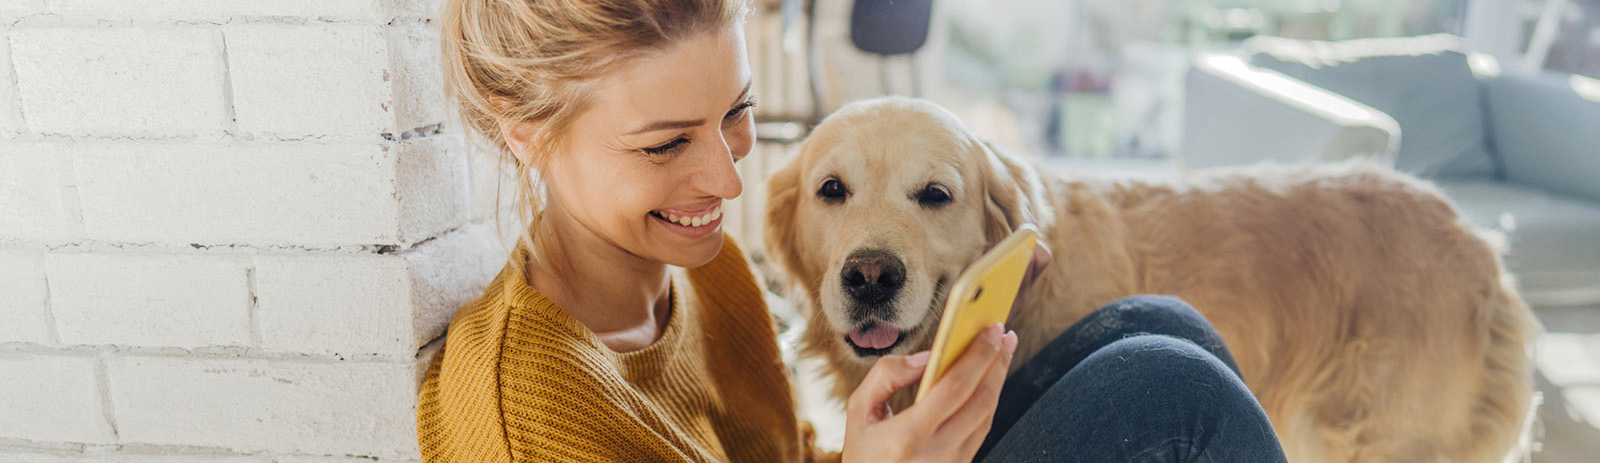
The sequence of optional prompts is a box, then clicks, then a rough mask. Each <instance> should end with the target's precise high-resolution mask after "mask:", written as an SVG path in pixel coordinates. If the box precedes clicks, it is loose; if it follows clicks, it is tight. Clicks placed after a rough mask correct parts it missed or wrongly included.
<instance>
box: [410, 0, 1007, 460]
mask: <svg viewBox="0 0 1600 463" xmlns="http://www.w3.org/2000/svg"><path fill="white" fill-rule="evenodd" d="M745 8H746V6H745V4H744V3H743V2H742V1H740V0H600V1H594V0H587V1H579V0H452V1H451V2H450V3H449V4H448V5H447V7H446V9H445V12H444V21H443V36H444V49H443V51H444V56H445V59H444V62H445V75H446V82H447V85H448V87H449V90H450V92H451V93H452V94H453V95H454V97H455V99H456V100H457V101H458V102H459V103H460V110H461V114H462V116H463V120H465V121H466V122H467V123H468V124H469V125H470V126H471V128H472V129H474V131H475V132H476V133H477V135H479V136H481V137H482V138H484V139H485V140H488V141H489V142H491V144H492V145H493V146H494V149H495V151H496V152H497V153H499V154H500V155H501V160H502V165H504V166H506V167H507V168H511V169H515V172H516V175H515V176H516V178H517V179H518V185H517V186H516V188H517V193H518V196H519V197H520V198H521V203H520V204H519V205H518V206H519V210H521V211H522V212H523V217H522V221H521V223H520V224H519V225H520V226H521V227H522V228H523V229H524V230H526V232H525V233H524V234H523V236H522V239H521V240H520V241H519V243H518V246H517V248H516V250H515V251H514V252H512V254H511V256H509V258H508V260H507V262H506V265H505V267H504V268H503V270H502V271H501V273H500V274H499V276H498V277H497V278H496V279H495V280H494V282H492V283H491V284H490V285H489V288H488V289H487V290H486V291H485V293H484V294H483V295H482V296H480V297H478V298H477V299H475V300H473V301H472V302H469V303H468V304H466V306H464V307H462V308H461V310H459V311H458V312H457V313H456V315H455V317H454V320H452V322H451V324H450V329H449V332H448V335H447V337H446V339H445V344H444V347H443V349H442V350H441V353H440V354H438V355H437V356H436V357H435V358H434V360H433V363H432V364H431V366H430V368H429V370H428V374H427V376H426V379H425V380H424V383H423V387H422V391H421V393H420V397H419V400H418V407H417V413H418V415H417V424H418V429H417V431H418V438H419V440H420V447H421V449H422V453H423V456H424V458H425V459H426V460H427V461H430V462H445V461H473V462H480V461H667V462H679V461H693V462H701V461H739V462H774V461H776V462H785V461H791V462H792V461H817V460H838V459H841V458H842V459H845V460H851V461H905V460H928V459H933V460H941V461H942V460H952V461H954V460H964V459H971V457H972V455H973V454H974V453H975V452H977V449H978V445H979V444H980V443H981V442H982V439H983V436H984V435H985V432H986V431H987V429H988V425H989V421H990V419H991V417H992V416H993V410H994V407H995V403H996V400H997V397H998V394H999V387H1000V385H1001V383H1002V380H1003V379H1004V375H1003V374H1004V373H1005V370H1006V365H1008V364H1009V361H1010V355H1011V351H1012V350H1013V349H1014V348H1015V347H1016V337H1015V335H1006V334H1002V333H1001V330H1000V329H998V328H995V329H990V330H989V331H990V333H989V334H990V336H988V337H986V338H984V339H985V341H984V342H975V343H973V346H976V347H974V348H971V349H968V351H967V353H966V355H963V356H962V357H961V362H962V363H960V364H959V365H958V367H956V368H954V369H952V371H951V373H949V374H948V375H946V376H944V378H946V379H945V380H943V381H941V382H940V384H939V385H938V386H935V387H934V388H932V389H931V390H932V391H936V392H937V391H943V397H945V398H946V400H943V401H939V402H937V403H933V404H931V405H924V406H921V407H918V408H917V409H915V410H907V411H906V412H905V413H904V414H903V416H895V417H891V416H889V414H888V413H886V412H887V411H888V410H887V408H886V402H887V400H888V398H889V394H890V393H892V392H893V391H895V390H896V389H900V388H904V387H906V386H908V385H910V384H911V383H912V382H914V381H916V380H917V378H918V377H919V376H920V374H921V372H922V367H923V365H924V363H925V361H926V358H927V356H926V355H925V354H924V355H920V356H919V355H912V356H902V355H889V356H884V357H883V360H882V361H881V362H880V366H879V367H878V368H875V369H874V370H873V371H874V372H875V376H874V377H875V378H876V380H871V381H866V382H864V383H863V385H862V387H861V393H860V394H859V398H858V399H855V400H852V402H853V403H854V405H852V407H851V409H852V411H851V417H850V423H849V425H848V428H849V429H848V431H849V432H847V437H846V442H845V444H846V449H845V451H844V452H843V454H820V453H819V452H817V451H816V450H815V449H814V448H813V447H812V446H811V444H810V442H809V439H810V438H809V436H810V433H809V431H804V430H807V429H808V426H806V425H804V424H802V423H800V422H799V421H798V420H797V418H796V414H795V404H794V400H793V393H792V391H791V390H790V388H789V383H788V378H787V375H786V370H785V368H784V365H783V363H782V360H781V358H780V356H779V349H778V344H777V340H776V336H775V335H774V333H773V327H772V318H771V315H770V314H769V313H768V312H767V310H766V305H765V303H764V301H765V300H764V298H763V294H764V293H763V291H762V289H761V287H760V286H759V285H758V284H757V280H756V278H755V277H754V275H752V274H751V272H750V263H749V262H748V261H746V260H745V257H744V253H743V251H741V250H740V249H739V247H738V246H737V245H736V244H735V243H734V242H733V241H732V240H731V239H729V238H727V237H726V236H725V235H724V234H723V231H722V228H721V226H722V218H723V212H722V211H723V204H724V202H725V201H727V200H730V199H734V198H736V197H738V196H739V195H740V194H742V193H743V192H744V184H743V181H742V180H741V179H740V178H739V171H738V170H737V169H736V168H735V163H737V162H739V160H741V159H743V158H744V157H745V156H746V155H747V154H749V153H750V150H751V147H752V143H753V142H754V140H753V134H752V132H753V130H754V121H753V119H752V115H751V108H752V107H754V106H755V99H754V98H753V97H752V95H751V87H752V82H751V72H750V65H749V63H748V60H747V59H746V57H745V40H744V35H743V32H742V31H743V29H744V27H743V18H744V10H745ZM535 171H537V172H538V175H537V176H535V175H534V174H533V172H535ZM534 178H539V179H541V181H540V182H534V181H533V179H534ZM917 197H918V201H919V202H920V203H922V204H925V205H927V206H928V207H938V206H939V205H941V204H942V203H944V202H948V201H949V199H950V190H948V189H946V187H944V186H941V185H929V186H928V187H927V188H925V189H924V190H923V191H921V192H920V193H918V194H917ZM873 342H874V343H877V342H880V341H873Z"/></svg>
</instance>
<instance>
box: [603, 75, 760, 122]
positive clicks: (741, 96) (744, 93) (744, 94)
mask: <svg viewBox="0 0 1600 463" xmlns="http://www.w3.org/2000/svg"><path fill="white" fill-rule="evenodd" d="M752 82H753V81H752V80H751V79H749V78H746V79H745V81H744V90H741V91H739V97H738V98H734V99H733V103H732V104H730V105H728V106H738V105H739V103H742V102H744V99H745V97H748V96H750V84H751V83H752ZM704 123H705V119H689V120H680V121H655V122H651V123H649V124H645V126H644V127H640V128H638V129H635V130H633V131H630V132H628V133H625V134H623V135H624V136H626V135H638V134H641V133H645V132H654V131H657V130H667V129H686V128H689V127H694V126H698V125H700V124H704Z"/></svg>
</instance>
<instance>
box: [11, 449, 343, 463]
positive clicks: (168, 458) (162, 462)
mask: <svg viewBox="0 0 1600 463" xmlns="http://www.w3.org/2000/svg"><path fill="white" fill-rule="evenodd" d="M0 461H4V462H6V463H274V462H273V460H272V458H271V457H269V456H266V455H254V456H240V455H229V454H217V453H211V454H200V455H184V454H173V453H170V452H169V453H158V454H143V455H142V454H137V453H129V452H119V451H108V450H104V449H92V450H90V451H87V452H81V451H54V452H51V451H41V450H7V449H0ZM284 461H286V460H281V459H280V460H278V462H277V463H283V462H284ZM365 461H366V462H367V463H371V461H372V460H371V459H366V460H365Z"/></svg>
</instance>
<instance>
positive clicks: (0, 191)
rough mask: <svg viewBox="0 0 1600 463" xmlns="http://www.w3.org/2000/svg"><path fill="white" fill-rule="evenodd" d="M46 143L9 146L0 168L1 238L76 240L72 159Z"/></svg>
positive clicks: (11, 144)
mask: <svg viewBox="0 0 1600 463" xmlns="http://www.w3.org/2000/svg"><path fill="white" fill-rule="evenodd" d="M62 151H63V150H62V149H61V148H60V147H59V146H57V145H52V144H45V143H8V144H6V145H5V154H4V156H5V160H6V168H4V169H0V211H4V213H0V237H3V238H0V239H4V238H11V239H18V240H27V241H37V242H46V243H60V242H68V241H72V240H74V239H75V238H77V237H76V236H75V235H77V229H78V227H77V224H76V223H75V222H76V220H75V219H74V217H73V216H72V215H71V214H70V212H71V210H72V209H73V208H75V207H76V206H75V205H74V203H75V201H76V200H75V196H74V192H73V191H72V190H71V188H70V186H71V184H72V182H73V181H72V170H73V169H72V158H71V157H70V156H67V155H65V154H64V153H63V152H62Z"/></svg>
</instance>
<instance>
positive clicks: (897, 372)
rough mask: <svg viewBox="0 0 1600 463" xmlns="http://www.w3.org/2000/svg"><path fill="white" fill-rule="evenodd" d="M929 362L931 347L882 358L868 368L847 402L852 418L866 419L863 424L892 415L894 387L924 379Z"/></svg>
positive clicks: (896, 388) (846, 409) (898, 387)
mask: <svg viewBox="0 0 1600 463" xmlns="http://www.w3.org/2000/svg"><path fill="white" fill-rule="evenodd" d="M927 365H928V351H922V352H918V353H915V354H911V355H909V356H905V355H889V356H884V357H882V358H879V359H878V362H877V363H875V364H873V365H872V369H871V370H868V371H867V376H866V378H864V379H862V380H861V385H859V386H856V390H855V392H853V393H851V394H850V403H848V404H846V406H845V412H846V413H847V414H848V415H849V416H848V418H849V419H852V420H862V421H861V423H863V424H869V423H876V422H878V421H882V420H884V419H886V418H888V417H889V408H888V402H889V397H890V396H892V395H894V391H897V390H900V389H901V388H904V387H906V386H910V385H911V384H913V383H915V382H917V380H920V379H922V371H923V369H924V367H926V366H927Z"/></svg>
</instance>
